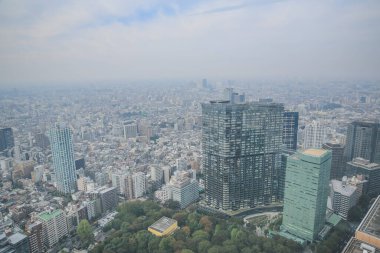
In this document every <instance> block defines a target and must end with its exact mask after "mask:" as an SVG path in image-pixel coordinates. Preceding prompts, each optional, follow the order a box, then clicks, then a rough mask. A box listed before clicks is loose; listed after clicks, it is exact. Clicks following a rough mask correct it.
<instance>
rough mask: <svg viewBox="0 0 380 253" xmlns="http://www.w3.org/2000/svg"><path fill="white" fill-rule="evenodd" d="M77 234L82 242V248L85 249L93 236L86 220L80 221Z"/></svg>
mask: <svg viewBox="0 0 380 253" xmlns="http://www.w3.org/2000/svg"><path fill="white" fill-rule="evenodd" d="M77 234H78V236H79V238H80V240H81V242H82V247H85V248H87V247H88V246H89V245H90V244H91V243H92V242H93V241H94V234H93V231H92V227H91V225H90V223H89V222H88V220H81V221H80V222H79V224H78V227H77Z"/></svg>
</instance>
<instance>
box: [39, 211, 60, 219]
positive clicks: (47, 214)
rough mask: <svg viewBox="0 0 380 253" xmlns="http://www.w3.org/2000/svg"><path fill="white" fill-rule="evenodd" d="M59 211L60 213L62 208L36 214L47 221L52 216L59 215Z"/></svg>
mask: <svg viewBox="0 0 380 253" xmlns="http://www.w3.org/2000/svg"><path fill="white" fill-rule="evenodd" d="M61 213H62V210H60V209H57V210H54V211H51V212H50V211H45V212H42V213H40V214H39V215H38V216H39V217H40V219H42V220H44V221H49V220H51V219H52V218H54V217H56V216H58V215H60V214H61Z"/></svg>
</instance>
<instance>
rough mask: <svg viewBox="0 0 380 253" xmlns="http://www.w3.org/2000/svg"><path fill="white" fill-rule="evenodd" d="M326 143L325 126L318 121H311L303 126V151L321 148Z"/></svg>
mask: <svg viewBox="0 0 380 253" xmlns="http://www.w3.org/2000/svg"><path fill="white" fill-rule="evenodd" d="M326 142H327V129H326V126H325V125H323V124H322V123H320V122H319V121H315V120H313V121H312V122H311V123H310V124H307V125H306V126H305V129H304V132H303V145H302V147H303V149H309V148H321V147H322V144H323V143H326Z"/></svg>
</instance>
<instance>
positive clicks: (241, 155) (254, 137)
mask: <svg viewBox="0 0 380 253" xmlns="http://www.w3.org/2000/svg"><path fill="white" fill-rule="evenodd" d="M283 114H284V107H283V105H282V104H277V103H268V102H253V103H242V104H233V103H230V101H210V103H203V104H202V124H203V126H202V147H203V150H202V156H203V160H202V167H203V172H204V182H205V204H206V205H207V206H208V207H211V208H213V209H221V210H224V211H231V210H238V209H241V208H253V207H255V206H258V205H265V204H270V203H272V202H274V201H277V200H278V199H279V188H278V177H279V176H280V175H279V171H280V169H281V157H280V146H281V144H282V133H283Z"/></svg>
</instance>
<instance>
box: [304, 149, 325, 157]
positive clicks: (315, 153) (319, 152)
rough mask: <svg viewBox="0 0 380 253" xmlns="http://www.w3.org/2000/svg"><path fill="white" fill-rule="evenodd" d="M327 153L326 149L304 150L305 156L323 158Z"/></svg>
mask: <svg viewBox="0 0 380 253" xmlns="http://www.w3.org/2000/svg"><path fill="white" fill-rule="evenodd" d="M326 152H327V151H326V150H324V149H314V148H311V149H306V150H304V151H303V152H302V153H303V154H305V155H311V156H317V157H320V156H323V155H324V154H325V153H326Z"/></svg>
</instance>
